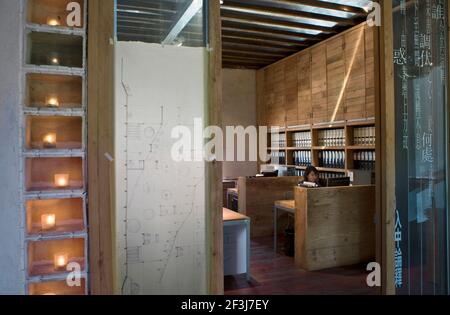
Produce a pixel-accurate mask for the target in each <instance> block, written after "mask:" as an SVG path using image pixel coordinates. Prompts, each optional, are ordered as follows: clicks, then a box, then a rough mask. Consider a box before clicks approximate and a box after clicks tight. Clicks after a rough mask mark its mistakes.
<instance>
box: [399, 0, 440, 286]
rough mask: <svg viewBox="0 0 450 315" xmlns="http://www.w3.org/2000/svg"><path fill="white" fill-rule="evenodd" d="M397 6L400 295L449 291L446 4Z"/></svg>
mask: <svg viewBox="0 0 450 315" xmlns="http://www.w3.org/2000/svg"><path fill="white" fill-rule="evenodd" d="M393 3H394V10H393V11H394V15H393V21H394V32H393V33H392V35H393V37H394V64H395V107H396V143H397V145H396V200H397V213H396V224H395V240H394V241H395V253H394V254H395V275H394V279H393V280H394V281H395V285H396V288H397V290H398V291H397V292H398V293H400V294H446V293H448V290H447V285H448V279H447V272H448V270H447V269H448V268H447V263H448V262H447V253H448V243H447V229H448V201H447V198H448V196H447V185H448V181H447V171H448V169H447V160H448V155H447V150H448V142H447V140H448V137H447V124H448V121H447V106H448V99H447V93H448V77H447V76H448V74H447V67H448V59H447V56H448V46H447V45H448V42H447V39H448V30H447V25H448V21H447V1H445V0H430V1H416V2H415V5H406V2H405V1H401V0H396V1H393Z"/></svg>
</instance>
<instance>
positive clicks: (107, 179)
mask: <svg viewBox="0 0 450 315" xmlns="http://www.w3.org/2000/svg"><path fill="white" fill-rule="evenodd" d="M88 2H89V7H88V8H89V15H88V16H89V21H88V23H89V24H88V35H89V37H88V73H89V76H88V185H89V186H88V198H89V207H88V209H89V253H90V254H89V259H90V285H91V294H95V295H99V294H113V287H114V279H113V275H114V274H113V261H114V259H113V258H114V255H113V241H112V240H113V239H114V237H113V235H114V233H113V232H114V226H115V220H114V164H113V162H111V161H109V160H108V159H107V158H106V157H105V154H106V153H108V154H110V155H112V154H113V153H114V117H113V113H114V46H113V44H112V43H111V40H112V39H113V38H114V0H89V1H88Z"/></svg>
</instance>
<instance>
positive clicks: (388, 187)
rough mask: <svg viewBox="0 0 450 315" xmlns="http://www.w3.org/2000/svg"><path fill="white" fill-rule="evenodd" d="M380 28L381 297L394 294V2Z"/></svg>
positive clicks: (387, 2)
mask: <svg viewBox="0 0 450 315" xmlns="http://www.w3.org/2000/svg"><path fill="white" fill-rule="evenodd" d="M379 2H380V5H381V23H382V24H381V27H379V60H380V68H379V70H380V76H379V77H380V80H379V86H380V89H379V91H380V93H379V96H380V102H379V119H377V121H378V122H377V127H378V130H379V131H378V134H377V137H378V139H379V140H378V146H377V148H379V149H380V150H379V153H378V156H377V161H378V164H379V165H378V171H377V187H378V188H379V190H378V192H377V199H379V205H378V207H377V208H378V211H379V212H380V213H381V224H380V228H381V231H380V233H381V235H380V236H379V238H378V241H379V242H381V246H380V245H378V246H377V248H378V249H379V254H380V255H381V267H382V294H385V295H394V294H395V286H394V250H395V244H394V225H395V209H396V200H395V93H394V89H395V86H394V63H393V60H394V56H393V52H394V42H393V37H392V36H393V35H392V33H393V16H392V0H384V1H379Z"/></svg>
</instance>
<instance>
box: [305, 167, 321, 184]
mask: <svg viewBox="0 0 450 315" xmlns="http://www.w3.org/2000/svg"><path fill="white" fill-rule="evenodd" d="M311 173H316V174H317V175H319V171H318V170H317V168H315V167H314V166H308V167H307V168H306V170H305V175H304V176H303V179H304V180H305V181H308V176H309V174H311Z"/></svg>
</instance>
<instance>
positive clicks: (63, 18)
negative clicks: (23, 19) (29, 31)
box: [27, 0, 84, 27]
mask: <svg viewBox="0 0 450 315" xmlns="http://www.w3.org/2000/svg"><path fill="white" fill-rule="evenodd" d="M73 2H75V3H78V4H79V5H80V13H81V16H80V17H81V21H80V22H81V25H80V26H79V27H83V25H84V1H83V0H78V1H74V0H28V5H27V22H28V23H35V24H46V25H49V26H55V27H58V26H64V27H67V16H68V14H69V13H70V12H72V9H71V10H69V11H68V10H67V6H68V4H69V3H73Z"/></svg>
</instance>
